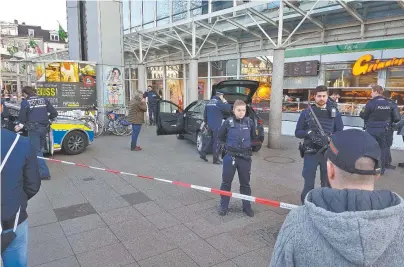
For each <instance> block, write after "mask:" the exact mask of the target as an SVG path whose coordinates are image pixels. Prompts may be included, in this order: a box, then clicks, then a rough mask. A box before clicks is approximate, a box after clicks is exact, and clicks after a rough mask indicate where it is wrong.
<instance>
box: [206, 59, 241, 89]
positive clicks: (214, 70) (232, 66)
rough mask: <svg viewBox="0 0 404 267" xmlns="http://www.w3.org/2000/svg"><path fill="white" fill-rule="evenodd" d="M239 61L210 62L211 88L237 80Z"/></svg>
mask: <svg viewBox="0 0 404 267" xmlns="http://www.w3.org/2000/svg"><path fill="white" fill-rule="evenodd" d="M237 61H238V60H237V59H230V60H221V61H212V62H210V71H211V75H210V76H211V79H210V84H211V86H213V85H215V84H217V83H219V82H221V81H226V80H235V79H237Z"/></svg>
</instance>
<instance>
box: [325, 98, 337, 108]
mask: <svg viewBox="0 0 404 267" xmlns="http://www.w3.org/2000/svg"><path fill="white" fill-rule="evenodd" d="M327 107H328V108H336V109H337V110H338V103H337V102H335V101H334V100H333V99H332V98H331V97H328V99H327Z"/></svg>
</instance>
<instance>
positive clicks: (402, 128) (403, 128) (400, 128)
mask: <svg viewBox="0 0 404 267" xmlns="http://www.w3.org/2000/svg"><path fill="white" fill-rule="evenodd" d="M403 111H404V108H403ZM394 127H395V128H396V129H397V135H402V137H403V142H404V113H403V115H402V116H401V120H400V121H399V122H397V123H396V124H395V125H394ZM398 167H402V168H404V162H402V163H399V164H398Z"/></svg>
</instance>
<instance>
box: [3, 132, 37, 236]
mask: <svg viewBox="0 0 404 267" xmlns="http://www.w3.org/2000/svg"><path fill="white" fill-rule="evenodd" d="M16 135H17V134H16V133H14V132H11V131H9V130H6V129H4V128H2V129H1V159H2V161H3V159H4V158H5V156H6V154H7V152H8V150H9V149H10V147H11V145H12V143H13V142H14V140H15V137H16ZM40 186H41V177H40V175H39V168H38V160H37V158H36V153H35V149H34V148H33V147H32V146H31V143H30V142H29V140H28V138H26V137H23V136H21V137H20V139H19V140H18V142H17V144H16V145H15V147H14V149H13V151H12V153H11V154H10V156H9V158H8V160H7V162H6V164H5V165H4V167H3V170H2V171H1V223H2V227H3V229H4V230H7V229H11V228H13V225H14V220H15V215H16V213H17V211H18V208H19V207H21V211H20V218H19V220H18V223H19V224H20V223H21V222H23V221H25V220H26V219H27V217H28V215H27V211H26V209H27V202H28V200H29V199H30V198H32V197H33V196H35V195H36V193H38V191H39V188H40Z"/></svg>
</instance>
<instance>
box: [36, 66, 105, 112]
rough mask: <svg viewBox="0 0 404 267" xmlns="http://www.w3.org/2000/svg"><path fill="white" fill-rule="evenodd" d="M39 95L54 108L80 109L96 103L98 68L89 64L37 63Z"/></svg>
mask: <svg viewBox="0 0 404 267" xmlns="http://www.w3.org/2000/svg"><path fill="white" fill-rule="evenodd" d="M36 74H37V75H36V76H37V83H36V85H37V94H38V96H43V97H46V98H48V99H49V101H50V102H51V103H52V105H53V106H54V107H55V108H63V109H69V108H71V109H80V108H86V107H89V106H92V105H94V104H96V102H97V95H96V66H95V64H92V63H86V62H80V63H78V62H70V61H67V62H50V63H48V62H47V63H37V64H36Z"/></svg>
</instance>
